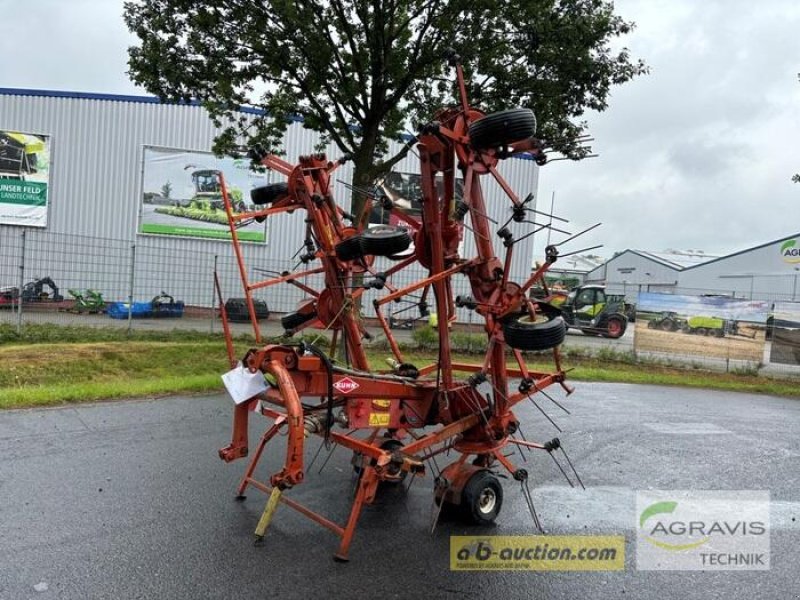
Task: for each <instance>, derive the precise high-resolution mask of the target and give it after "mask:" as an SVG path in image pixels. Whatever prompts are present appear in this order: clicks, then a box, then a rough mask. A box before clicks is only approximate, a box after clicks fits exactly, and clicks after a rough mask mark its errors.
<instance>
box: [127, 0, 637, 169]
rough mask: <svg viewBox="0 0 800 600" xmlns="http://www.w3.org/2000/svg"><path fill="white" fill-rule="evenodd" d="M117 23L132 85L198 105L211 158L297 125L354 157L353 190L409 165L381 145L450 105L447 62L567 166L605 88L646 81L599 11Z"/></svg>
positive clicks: (406, 1) (135, 1) (521, 1)
mask: <svg viewBox="0 0 800 600" xmlns="http://www.w3.org/2000/svg"><path fill="white" fill-rule="evenodd" d="M124 17H125V21H126V24H127V26H128V28H129V29H130V30H131V31H132V32H133V33H134V34H135V35H136V36H137V37H138V39H139V45H137V46H135V47H131V48H130V49H129V67H130V72H129V73H130V75H131V77H132V79H133V81H134V82H136V83H137V84H140V85H142V86H143V87H144V88H145V89H147V90H148V91H150V92H151V93H154V94H156V95H158V96H159V97H161V98H162V99H164V100H170V101H190V100H199V101H200V102H201V103H202V104H203V106H205V107H206V108H207V109H208V111H209V112H210V114H211V115H212V118H213V119H214V120H215V122H216V123H217V124H218V125H221V126H223V130H222V134H221V135H220V136H219V137H218V138H217V140H216V143H215V151H216V152H219V153H223V152H226V151H230V149H231V148H232V147H233V146H234V145H236V143H237V141H240V140H241V135H242V132H243V131H246V134H245V135H246V137H247V142H248V143H249V144H254V143H260V144H261V145H263V146H265V147H267V148H269V149H273V150H274V149H278V148H279V145H280V140H281V137H282V133H283V132H284V131H285V129H286V127H287V123H288V121H287V119H290V118H291V117H294V116H300V117H302V118H303V121H304V126H305V127H308V128H311V129H313V130H315V131H318V132H320V133H321V134H322V136H323V140H324V141H325V142H327V141H333V142H334V143H335V144H336V146H337V147H338V148H339V149H340V150H341V152H342V153H345V154H348V155H350V156H351V157H352V159H353V161H354V163H355V172H354V183H355V184H357V185H365V184H369V183H371V182H372V181H374V180H375V179H376V178H377V177H379V176H380V175H381V174H383V173H386V172H387V171H389V170H390V169H391V168H392V166H393V165H394V164H395V163H396V162H397V161H398V160H399V159H400V158H401V157H402V155H403V154H404V153H405V152H406V151H407V149H408V148H407V147H406V148H404V150H403V151H402V152H401V153H400V154H399V155H395V156H390V155H388V154H387V152H388V141H389V140H393V139H398V137H399V136H401V135H402V134H403V133H405V132H409V131H410V130H413V129H416V127H417V126H418V125H419V124H421V123H426V122H429V121H430V120H432V118H433V115H434V112H435V110H436V109H437V108H439V107H441V106H443V105H447V104H451V103H453V101H454V92H455V90H454V86H453V77H452V74H451V73H449V72H448V69H449V67H448V65H447V63H446V61H445V60H443V54H444V51H445V49H447V48H453V49H454V50H455V51H456V52H457V53H458V54H459V55H460V56H461V58H462V62H463V64H464V67H465V71H466V74H467V76H468V77H469V79H470V83H469V93H470V98H471V100H472V103H473V104H474V105H476V106H480V107H481V108H482V109H483V110H485V111H487V112H493V111H496V110H501V109H504V108H510V107H516V106H524V107H529V108H531V109H533V111H534V113H535V114H536V116H537V117H538V120H539V133H538V135H539V137H541V138H543V139H545V140H546V141H547V142H548V143H549V144H550V145H551V146H553V147H555V148H556V149H557V150H559V151H561V152H563V153H564V154H566V155H568V156H569V157H571V158H581V157H582V156H583V155H584V152H585V151H584V150H583V149H581V148H580V146H579V145H578V144H577V143H576V142H575V139H576V138H577V137H578V136H579V135H580V134H582V133H583V132H584V130H585V123H583V122H581V121H580V117H581V115H582V114H583V113H584V111H585V110H586V109H593V110H598V111H602V110H604V109H605V108H606V107H607V102H608V97H609V92H610V89H611V87H612V86H614V85H618V84H622V83H624V82H626V81H628V80H630V79H632V78H633V77H635V76H637V75H640V74H642V73H645V72H646V70H647V69H646V67H645V66H644V64H643V63H642V62H641V61H639V60H635V59H633V58H631V56H630V53H629V52H628V50H627V49H625V48H617V49H612V46H614V45H615V43H616V39H617V38H619V37H621V36H624V35H625V34H627V33H629V32H630V31H631V29H632V27H633V24H632V23H630V22H627V21H625V20H624V19H622V18H621V17H620V16H617V15H615V14H614V9H613V4H612V3H611V2H609V1H606V0H325V1H324V2H320V1H315V0H304V1H299V0H131V1H128V2H126V3H125V9H124ZM240 105H249V106H253V107H256V108H259V109H263V111H264V113H263V114H256V115H254V114H242V113H241V112H240V111H239V110H238V108H239V106H240ZM267 115H268V116H267ZM289 158H290V160H294V158H295V157H289Z"/></svg>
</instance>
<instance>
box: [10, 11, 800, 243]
mask: <svg viewBox="0 0 800 600" xmlns="http://www.w3.org/2000/svg"><path fill="white" fill-rule="evenodd" d="M616 7H617V13H618V14H620V15H622V16H623V17H624V18H626V19H629V20H633V21H636V23H637V29H636V31H635V32H634V33H633V34H631V35H630V36H628V37H627V38H626V39H625V40H624V44H625V45H626V46H627V47H629V48H630V49H631V51H632V53H633V55H634V56H636V57H641V58H644V59H645V60H646V61H647V63H648V64H649V65H650V67H651V73H650V75H648V76H644V77H641V78H639V79H638V80H635V81H633V82H631V83H628V84H626V85H625V86H623V87H618V88H615V89H614V91H613V95H612V98H611V100H610V104H609V108H608V110H606V112H604V113H602V114H599V115H596V114H589V115H587V120H588V121H589V125H590V132H591V134H592V135H593V136H594V137H595V138H596V140H595V142H594V144H593V145H594V149H595V151H596V152H597V153H599V154H600V156H599V158H594V159H591V160H586V161H582V162H579V163H573V162H569V161H563V162H554V163H552V164H550V165H548V166H546V167H545V168H544V169H543V170H542V176H541V179H540V185H539V202H540V203H539V207H540V208H543V207H544V208H548V207H549V205H550V197H551V193H552V192H555V208H556V213H557V214H559V215H561V216H563V217H566V218H569V219H570V220H571V221H572V227H573V230H575V231H577V230H579V229H582V228H583V227H586V226H589V225H592V224H594V223H595V222H602V223H603V226H602V227H600V228H598V229H597V230H595V231H593V232H591V234H589V235H587V236H585V237H584V238H582V239H581V240H578V241H576V242H574V243H573V244H570V245H568V246H566V247H565V249H564V251H568V250H576V249H579V248H580V247H583V246H588V245H593V244H604V247H603V248H602V249H600V250H599V251H598V253H600V254H602V255H604V256H610V255H611V254H612V253H613V252H615V251H621V250H624V249H626V248H634V249H643V250H651V251H662V250H665V249H667V248H672V249H680V250H686V249H693V250H697V249H700V250H703V251H705V252H707V253H712V254H723V253H727V252H733V251H737V250H740V249H745V248H748V247H751V246H753V245H757V244H761V243H765V242H769V241H772V240H775V239H778V238H781V237H785V236H788V235H792V234H795V233H800V184H793V183H792V182H791V175H792V174H793V173H795V172H797V171H800V152H798V150H797V148H798V144H799V143H800V118H798V109H800V82H798V72H800V2H798V1H797V0H762V1H761V2H752V1H745V0H664V1H659V0H618V1H617V2H616ZM121 13H122V0H69V1H68V2H66V1H64V0H37V1H35V2H34V1H31V0H0V15H2V18H1V19H0V87H11V88H35V89H54V90H69V91H86V92H100V93H117V94H142V93H143V91H142V90H138V89H137V88H136V87H135V86H133V84H132V83H130V82H129V81H128V79H127V76H126V75H125V71H126V69H127V66H126V61H127V54H126V49H127V46H129V45H130V44H132V43H133V42H134V39H133V37H132V36H131V35H130V34H129V33H128V32H127V30H126V29H125V26H124V24H123V23H122V17H121ZM556 239H557V238H555V237H554V240H556ZM542 244H543V240H541V241H540V242H539V243H537V246H541V245H542Z"/></svg>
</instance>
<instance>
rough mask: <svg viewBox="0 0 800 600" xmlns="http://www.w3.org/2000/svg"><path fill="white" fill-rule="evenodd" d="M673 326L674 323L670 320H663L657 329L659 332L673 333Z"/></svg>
mask: <svg viewBox="0 0 800 600" xmlns="http://www.w3.org/2000/svg"><path fill="white" fill-rule="evenodd" d="M674 325H675V322H674V321H672V320H671V319H664V320H663V321H661V323H659V325H658V328H659V329H660V330H661V331H674V329H673V327H674Z"/></svg>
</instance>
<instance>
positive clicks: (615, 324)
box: [603, 315, 672, 340]
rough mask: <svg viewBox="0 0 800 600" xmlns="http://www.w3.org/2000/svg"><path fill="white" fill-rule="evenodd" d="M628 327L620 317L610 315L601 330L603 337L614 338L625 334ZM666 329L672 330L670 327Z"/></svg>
mask: <svg viewBox="0 0 800 600" xmlns="http://www.w3.org/2000/svg"><path fill="white" fill-rule="evenodd" d="M627 328H628V322H627V321H625V319H623V318H622V317H615V316H613V315H612V316H610V317H609V318H608V321H606V328H605V330H604V331H603V337H607V338H610V339H612V340H616V339H619V338H621V337H622V336H623V335H625V330H626V329H627ZM668 331H672V328H671V327H670V329H669V330H668Z"/></svg>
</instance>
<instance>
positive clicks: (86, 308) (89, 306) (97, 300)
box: [67, 289, 106, 314]
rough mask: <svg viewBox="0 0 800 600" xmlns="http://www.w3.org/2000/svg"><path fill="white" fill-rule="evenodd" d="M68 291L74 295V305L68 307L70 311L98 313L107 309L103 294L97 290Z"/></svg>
mask: <svg viewBox="0 0 800 600" xmlns="http://www.w3.org/2000/svg"><path fill="white" fill-rule="evenodd" d="M67 292H68V293H69V295H70V296H72V306H71V307H70V308H69V309H67V310H69V312H75V313H90V314H96V313H101V312H104V311H105V309H106V302H105V300H103V294H101V293H100V292H98V291H97V290H92V289H88V290H67Z"/></svg>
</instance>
